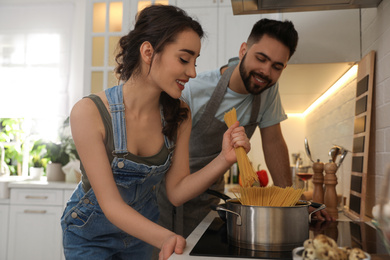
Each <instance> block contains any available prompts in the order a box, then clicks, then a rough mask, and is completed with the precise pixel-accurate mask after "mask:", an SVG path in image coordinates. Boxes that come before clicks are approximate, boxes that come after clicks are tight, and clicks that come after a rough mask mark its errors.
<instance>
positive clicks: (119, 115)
mask: <svg viewBox="0 0 390 260" xmlns="http://www.w3.org/2000/svg"><path fill="white" fill-rule="evenodd" d="M122 89H123V84H122V85H118V86H115V87H112V88H109V89H106V90H105V93H106V96H107V100H108V104H109V106H110V113H111V117H112V128H113V133H114V147H115V150H114V151H113V153H114V154H126V153H128V151H127V135H126V120H125V105H124V103H123V91H122Z"/></svg>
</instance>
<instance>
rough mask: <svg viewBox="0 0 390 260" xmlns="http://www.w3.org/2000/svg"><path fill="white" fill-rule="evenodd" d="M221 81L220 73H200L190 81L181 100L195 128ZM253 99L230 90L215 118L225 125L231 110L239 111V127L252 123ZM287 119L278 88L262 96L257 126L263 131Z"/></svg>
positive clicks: (274, 87) (276, 86)
mask: <svg viewBox="0 0 390 260" xmlns="http://www.w3.org/2000/svg"><path fill="white" fill-rule="evenodd" d="M220 79H221V73H220V70H219V69H215V70H211V71H205V72H202V73H199V74H198V75H197V76H196V78H194V79H190V80H189V82H188V83H187V84H186V85H185V88H184V90H183V92H182V99H183V100H184V101H185V102H186V103H187V104H188V105H189V107H190V109H191V113H192V125H193V126H195V125H196V124H197V122H198V121H199V119H200V117H201V116H202V114H203V112H204V110H205V108H206V104H207V102H208V101H209V99H210V98H211V95H212V94H213V92H214V90H215V87H216V86H217V84H218V81H219V80H220ZM252 100H253V95H251V94H239V93H236V92H234V91H233V90H231V89H230V88H229V87H228V88H227V91H226V93H225V97H224V99H223V100H222V103H221V105H220V106H219V108H218V110H217V112H216V115H215V117H216V118H217V119H219V120H221V121H222V122H224V120H223V116H224V114H225V113H226V112H228V111H229V110H230V109H231V108H233V107H234V108H236V110H237V119H238V121H239V122H240V125H246V124H248V123H249V119H250V115H251V110H252ZM285 119H287V115H286V113H285V112H284V109H283V107H282V103H281V100H280V95H279V84H278V83H276V84H275V85H273V86H272V87H271V88H269V89H267V90H265V91H264V92H263V93H261V105H260V111H259V115H258V116H257V122H258V125H259V127H260V128H264V127H268V126H272V125H275V124H278V123H280V122H281V121H283V120H285Z"/></svg>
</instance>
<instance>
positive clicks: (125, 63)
mask: <svg viewBox="0 0 390 260" xmlns="http://www.w3.org/2000/svg"><path fill="white" fill-rule="evenodd" d="M185 30H193V31H194V32H196V33H197V34H198V35H199V38H202V37H203V34H204V32H203V29H202V26H201V25H200V24H199V23H198V22H197V21H195V20H194V19H192V18H191V17H190V16H188V15H187V13H186V12H185V11H184V10H182V9H180V8H179V7H176V6H171V5H151V6H149V7H146V8H145V9H143V10H142V11H141V12H140V13H139V14H138V15H137V17H136V23H135V26H134V29H133V30H131V31H130V32H129V33H128V34H127V35H125V36H123V37H122V38H121V39H120V40H119V44H118V45H119V46H118V47H119V53H118V55H117V56H116V57H115V60H116V62H117V63H118V65H117V67H116V68H115V73H116V74H117V75H119V80H121V81H127V80H128V79H129V78H130V77H131V76H132V75H134V76H136V75H137V74H138V73H140V64H141V63H140V62H141V58H140V51H139V50H140V47H141V45H142V43H143V42H145V41H147V42H149V43H150V44H151V45H152V46H153V49H154V53H153V57H152V63H153V60H154V57H155V55H156V54H157V53H160V52H162V51H163V50H164V47H165V46H166V45H167V44H169V43H172V42H174V41H175V40H176V37H177V35H178V34H179V33H181V32H183V31H185ZM152 63H151V64H150V67H151V66H152ZM150 67H149V68H150ZM160 103H161V105H162V106H163V110H164V117H165V121H166V124H165V126H164V127H163V131H162V132H163V134H164V135H166V136H167V137H168V138H169V139H171V140H174V139H175V138H176V134H177V129H178V126H179V125H180V123H181V122H183V121H184V120H186V119H187V117H188V109H187V108H182V107H181V103H180V100H179V99H174V98H172V97H170V96H169V95H168V94H167V93H165V92H162V93H161V96H160Z"/></svg>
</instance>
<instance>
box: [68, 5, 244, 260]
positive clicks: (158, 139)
mask: <svg viewBox="0 0 390 260" xmlns="http://www.w3.org/2000/svg"><path fill="white" fill-rule="evenodd" d="M202 37H203V30H202V28H201V26H200V25H199V23H198V22H196V21H194V20H193V19H192V18H190V17H189V16H187V14H186V13H185V12H184V11H183V10H181V9H179V8H177V7H173V6H160V5H154V6H150V7H147V8H145V9H144V10H143V11H142V12H141V13H140V14H139V16H138V17H137V20H136V24H135V27H134V29H133V30H132V31H130V33H129V34H128V35H126V36H124V37H122V38H121V40H120V42H119V46H120V52H119V54H118V55H117V57H116V60H117V62H118V66H117V68H116V72H117V74H118V75H119V79H120V80H121V81H122V82H124V84H122V85H119V86H115V87H112V88H110V89H107V90H106V91H103V92H100V93H97V94H96V95H90V96H88V97H87V98H84V99H82V100H80V101H79V102H78V103H77V104H76V105H75V106H74V107H73V109H72V112H71V116H70V121H71V129H72V135H73V139H74V142H75V144H76V147H77V151H78V153H79V155H80V158H81V163H82V166H81V170H82V181H81V182H80V184H79V185H78V187H77V188H76V190H75V191H74V193H73V195H72V196H71V198H70V200H69V202H68V204H67V207H66V209H65V211H64V214H63V216H62V219H61V225H62V228H63V245H64V251H65V256H66V259H137V260H138V259H150V257H151V254H152V251H153V250H152V246H154V247H157V248H159V249H160V250H161V251H160V259H167V258H168V257H169V256H170V255H171V254H172V253H173V252H175V253H178V254H180V253H182V251H183V249H184V247H185V244H186V242H185V239H184V238H183V237H181V236H179V235H176V234H175V233H173V232H171V231H169V230H167V229H165V228H163V227H161V226H159V225H157V224H156V222H157V220H158V216H159V212H158V206H157V203H156V192H157V191H156V190H155V185H156V184H158V183H159V182H160V181H161V180H162V178H166V189H167V191H168V192H167V196H168V198H169V200H170V201H171V202H172V204H174V205H181V204H182V203H184V202H185V201H187V200H189V199H191V198H193V197H195V196H197V195H199V194H201V193H202V192H203V191H204V190H206V189H207V188H208V187H209V186H210V185H211V184H212V183H213V182H214V181H215V180H216V179H217V178H218V177H220V176H221V175H222V174H223V173H224V172H226V170H227V169H228V168H229V167H230V166H231V164H232V163H234V162H235V161H236V156H235V152H234V148H235V147H238V146H243V147H244V148H245V149H246V150H247V151H248V150H249V149H250V145H249V140H248V138H247V137H246V135H245V132H244V129H243V128H242V127H239V126H238V122H237V123H236V124H235V125H234V126H232V127H231V128H229V129H228V130H227V131H226V132H225V134H224V137H223V149H222V152H221V153H220V155H219V156H217V157H216V158H215V159H214V160H213V161H212V162H211V163H210V164H208V165H207V166H205V167H204V168H203V169H201V170H199V171H198V172H196V173H194V174H190V171H189V155H188V149H189V137H190V132H191V116H190V111H189V109H188V107H187V105H186V104H185V103H183V102H182V101H180V99H179V98H180V96H181V92H182V90H183V89H184V84H185V83H186V82H187V81H188V80H189V78H193V77H195V76H196V72H195V63H196V59H197V57H198V56H199V52H200V46H201V43H200V40H201V38H202Z"/></svg>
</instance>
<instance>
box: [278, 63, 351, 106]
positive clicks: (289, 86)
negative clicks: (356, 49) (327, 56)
mask: <svg viewBox="0 0 390 260" xmlns="http://www.w3.org/2000/svg"><path fill="white" fill-rule="evenodd" d="M353 65H354V63H353V62H344V63H321V64H288V65H287V67H286V68H285V69H284V71H283V73H282V76H281V77H280V79H279V93H280V96H281V99H282V104H283V107H284V110H285V112H286V113H303V112H304V111H305V110H306V109H307V108H308V107H309V106H310V105H311V104H312V103H313V102H314V101H315V100H316V99H317V98H319V97H320V96H321V95H322V94H323V93H325V92H326V90H327V89H328V88H330V87H331V86H332V85H333V84H334V83H335V82H336V81H337V80H338V79H339V78H340V77H341V76H343V75H344V74H345V72H347V71H348V70H349V69H350V68H351V67H352V66H353Z"/></svg>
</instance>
